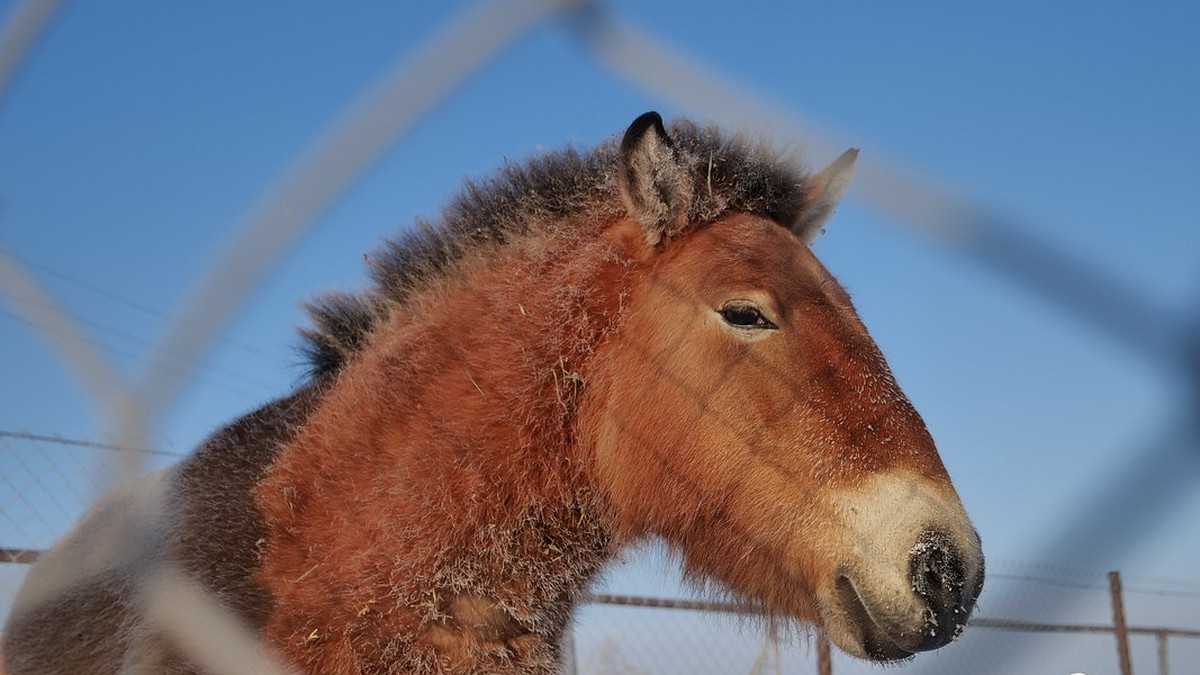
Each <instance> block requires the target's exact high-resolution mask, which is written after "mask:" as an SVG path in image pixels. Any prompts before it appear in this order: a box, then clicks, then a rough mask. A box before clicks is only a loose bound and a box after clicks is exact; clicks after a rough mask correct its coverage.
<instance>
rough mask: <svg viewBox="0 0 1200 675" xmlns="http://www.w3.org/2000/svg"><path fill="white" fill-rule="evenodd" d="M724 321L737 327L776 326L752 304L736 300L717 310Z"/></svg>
mask: <svg viewBox="0 0 1200 675" xmlns="http://www.w3.org/2000/svg"><path fill="white" fill-rule="evenodd" d="M717 313H718V314H720V315H721V318H722V319H724V320H725V323H727V324H729V325H730V326H737V327H738V328H760V329H762V328H778V326H776V325H775V324H773V323H771V322H770V321H769V320H768V319H767V317H765V316H763V314H762V312H760V311H759V310H758V308H757V307H755V306H754V305H751V304H748V303H743V302H738V303H730V304H728V305H725V306H724V307H722V308H721V309H720V310H718V311H717Z"/></svg>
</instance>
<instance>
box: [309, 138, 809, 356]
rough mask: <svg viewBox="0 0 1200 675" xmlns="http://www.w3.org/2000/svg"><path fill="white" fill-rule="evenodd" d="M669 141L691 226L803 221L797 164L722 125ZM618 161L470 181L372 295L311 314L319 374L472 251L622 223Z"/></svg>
mask: <svg viewBox="0 0 1200 675" xmlns="http://www.w3.org/2000/svg"><path fill="white" fill-rule="evenodd" d="M669 132H670V135H671V138H672V140H673V141H674V146H675V152H676V154H677V156H678V160H679V162H680V163H681V165H682V166H685V167H687V168H688V171H689V173H690V175H691V177H692V180H693V190H692V200H691V205H690V208H689V209H688V219H687V220H688V222H689V223H704V222H709V221H712V220H714V219H716V218H719V217H720V216H722V215H725V214H727V213H733V212H741V213H752V214H756V215H761V216H764V217H766V218H770V219H772V220H774V221H776V222H778V223H780V224H781V225H784V226H787V225H790V224H791V223H792V222H793V221H794V220H795V218H796V216H797V214H798V213H799V212H800V209H801V207H802V205H803V203H804V199H805V196H806V189H807V186H806V182H805V174H804V173H803V171H802V170H801V169H800V168H799V167H798V166H797V165H796V163H795V162H794V161H791V160H789V159H785V158H782V157H781V156H780V155H779V153H777V152H775V151H773V150H771V149H769V148H768V147H766V146H765V145H763V144H760V143H751V142H749V141H747V140H746V139H744V138H742V137H738V136H729V135H726V134H723V133H722V132H721V131H720V130H719V129H717V128H716V127H714V126H701V125H697V124H694V123H692V122H689V121H686V120H677V121H675V122H673V123H672V124H671V125H670V128H669ZM619 161H620V156H619V152H618V147H617V143H616V142H615V141H610V142H607V143H604V144H602V145H600V146H598V147H596V148H595V149H593V150H591V151H587V152H580V151H578V150H575V149H572V148H568V149H566V150H562V151H558V152H552V153H548V154H545V155H541V156H537V157H534V158H532V159H530V160H528V161H526V162H524V163H519V164H518V163H509V164H506V165H504V166H503V167H502V168H501V169H500V171H499V172H498V173H497V174H496V175H494V176H492V177H491V178H488V179H486V180H483V181H481V182H473V181H469V180H468V181H467V182H466V184H465V186H464V187H463V190H462V192H461V193H459V194H458V195H457V196H456V197H455V198H454V199H453V200H451V201H450V203H449V205H448V206H447V207H446V208H445V210H444V211H443V213H442V217H441V219H440V220H438V221H435V222H428V221H424V220H418V221H417V222H416V224H415V226H414V227H413V228H412V229H411V230H410V231H407V232H404V233H402V234H401V235H400V236H399V237H398V238H395V239H387V240H385V242H384V245H383V246H382V247H381V248H380V249H379V250H377V251H375V252H374V253H373V254H371V255H370V256H369V257H368V263H369V265H370V269H371V277H372V280H373V286H372V287H370V288H368V289H367V290H365V291H362V292H360V293H358V294H348V293H332V294H327V295H324V296H321V297H319V298H317V299H316V300H314V301H312V302H310V303H309V304H308V305H307V306H306V309H307V311H308V314H309V316H310V317H311V318H312V321H313V326H312V327H311V328H307V329H303V330H302V331H301V332H302V335H303V337H304V340H305V344H304V351H305V353H306V354H307V356H308V359H309V363H310V372H311V374H312V375H313V376H315V377H323V376H326V375H330V374H332V373H335V372H337V371H338V370H339V369H340V368H341V367H342V366H343V365H344V364H345V363H346V362H347V361H348V360H349V359H350V358H352V357H353V355H354V354H356V353H357V352H358V351H360V350H361V349H362V348H363V346H364V345H365V344H366V342H367V338H368V337H369V335H370V333H371V331H372V330H374V328H375V327H376V326H377V325H379V324H381V323H382V322H383V320H384V319H385V318H386V317H387V316H388V314H389V313H390V312H391V311H392V310H393V308H395V307H398V306H401V305H403V304H404V303H405V302H406V301H407V299H408V297H409V295H410V294H411V293H412V292H413V290H414V289H416V288H419V287H421V286H422V285H424V284H426V283H428V282H429V281H431V280H433V279H437V278H439V277H442V276H444V275H446V274H447V273H450V271H451V270H452V269H453V268H454V265H455V263H457V262H458V261H460V260H462V259H463V258H464V257H465V256H466V255H467V254H468V253H469V252H472V251H476V250H480V249H482V248H485V247H493V246H501V245H504V244H505V243H507V242H509V241H512V240H514V239H518V238H522V237H526V236H529V235H530V234H536V233H542V232H546V231H548V230H550V229H552V228H554V227H561V226H562V224H563V221H565V220H574V221H577V222H578V221H579V220H581V219H585V220H589V221H594V220H596V219H601V220H605V221H607V220H615V219H616V218H619V217H620V216H621V215H623V214H624V210H625V207H624V205H623V204H622V201H621V196H620V192H619V187H618V177H619V166H618V162H619Z"/></svg>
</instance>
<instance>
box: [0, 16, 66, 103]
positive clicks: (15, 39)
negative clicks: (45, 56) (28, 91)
mask: <svg viewBox="0 0 1200 675" xmlns="http://www.w3.org/2000/svg"><path fill="white" fill-rule="evenodd" d="M61 4H62V0H26V1H25V2H18V3H16V4H14V5H13V6H12V7H11V11H9V13H8V15H6V16H5V17H4V23H3V25H0V105H2V104H3V103H4V97H5V95H7V94H8V92H9V86H10V85H11V84H12V80H13V78H14V77H15V76H16V74H17V73H18V72H19V71H20V69H21V65H22V64H23V63H24V62H25V57H26V56H28V54H29V52H30V50H31V49H32V48H33V45H34V43H35V42H37V39H38V36H40V35H41V34H42V31H43V30H45V28H46V25H47V24H49V23H50V19H51V18H53V17H54V13H55V12H56V11H57V10H58V8H59V5H61Z"/></svg>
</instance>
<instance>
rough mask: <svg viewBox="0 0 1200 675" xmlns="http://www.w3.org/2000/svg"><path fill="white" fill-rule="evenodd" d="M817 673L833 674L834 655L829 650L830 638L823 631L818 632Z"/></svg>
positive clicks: (821, 674) (822, 674)
mask: <svg viewBox="0 0 1200 675" xmlns="http://www.w3.org/2000/svg"><path fill="white" fill-rule="evenodd" d="M817 675H833V655H832V654H831V653H830V651H829V638H828V637H826V635H825V633H823V632H821V633H818V634H817Z"/></svg>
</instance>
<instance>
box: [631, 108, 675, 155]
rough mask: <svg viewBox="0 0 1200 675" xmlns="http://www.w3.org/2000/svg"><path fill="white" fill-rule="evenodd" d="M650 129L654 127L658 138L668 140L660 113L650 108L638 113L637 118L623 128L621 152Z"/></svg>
mask: <svg viewBox="0 0 1200 675" xmlns="http://www.w3.org/2000/svg"><path fill="white" fill-rule="evenodd" d="M650 129H654V132H655V135H657V136H658V137H659V138H662V139H666V140H667V141H668V142H669V137H668V136H667V128H666V127H665V126H663V118H662V115H659V114H658V113H657V112H656V111H654V110H651V111H650V112H645V113H642V114H641V115H638V118H637V119H635V120H634V121H633V123H632V124H630V125H629V128H628V129H626V130H625V137H624V138H622V139H621V150H622V152H625V151H628V150H630V149H631V148H632V147H633V146H634V145H635V144H637V142H638V141H639V140H640V139H641V138H642V136H645V135H646V132H647V131H649V130H650Z"/></svg>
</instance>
